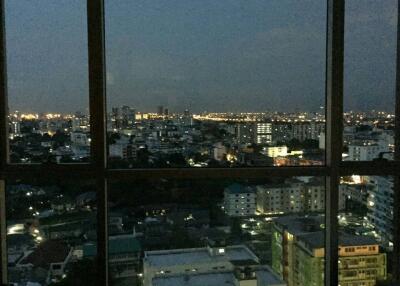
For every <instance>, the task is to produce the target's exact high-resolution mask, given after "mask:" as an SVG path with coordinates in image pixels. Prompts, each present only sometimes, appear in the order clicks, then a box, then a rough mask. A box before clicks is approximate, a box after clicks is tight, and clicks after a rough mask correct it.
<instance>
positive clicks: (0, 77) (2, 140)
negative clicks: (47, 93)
mask: <svg viewBox="0 0 400 286" xmlns="http://www.w3.org/2000/svg"><path fill="white" fill-rule="evenodd" d="M6 59H7V54H6V42H5V11H4V1H3V0H0V284H4V285H6V284H7V246H6V233H7V232H6V230H7V226H6V216H5V215H6V210H5V182H4V181H3V180H2V179H4V172H5V169H6V164H7V162H8V128H7V126H8V123H7V118H8V104H7V73H6Z"/></svg>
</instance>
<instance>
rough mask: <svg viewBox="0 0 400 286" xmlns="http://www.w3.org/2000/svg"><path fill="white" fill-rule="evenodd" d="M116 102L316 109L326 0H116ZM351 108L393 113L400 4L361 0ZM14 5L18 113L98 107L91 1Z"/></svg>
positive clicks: (109, 50) (13, 97)
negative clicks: (91, 83) (91, 71)
mask: <svg viewBox="0 0 400 286" xmlns="http://www.w3.org/2000/svg"><path fill="white" fill-rule="evenodd" d="M105 2H106V57H107V96H108V102H109V107H111V106H119V105H129V106H132V107H134V108H136V109H137V110H140V111H156V108H157V106H158V105H164V106H167V107H169V108H170V110H171V111H177V112H180V111H183V110H184V109H186V108H189V109H190V110H192V111H194V112H200V111H205V110H207V111H221V112H223V111H233V112H238V111H266V110H270V111H273V110H277V111H296V110H297V111H303V110H304V111H314V110H317V109H318V107H320V106H321V105H324V96H325V94H324V93H325V43H326V38H325V33H326V3H325V1H322V0H301V1H299V0H221V1H215V0H201V1H195V0H168V1H165V0H106V1H105ZM346 2H347V7H346V8H347V11H346V34H345V48H346V49H345V108H346V109H355V110H368V109H380V110H393V106H394V87H395V86H394V79H395V52H396V45H395V43H396V25H397V17H396V11H397V6H396V5H397V4H396V2H397V1H395V0H384V1H376V0H349V1H346ZM5 3H6V33H7V54H8V88H9V101H10V110H15V109H18V110H22V111H33V112H74V111H78V110H81V111H85V109H87V107H88V72H87V69H88V64H87V24H86V1H83V0H38V1H32V0H10V1H5Z"/></svg>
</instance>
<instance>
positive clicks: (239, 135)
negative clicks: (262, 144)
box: [236, 123, 255, 145]
mask: <svg viewBox="0 0 400 286" xmlns="http://www.w3.org/2000/svg"><path fill="white" fill-rule="evenodd" d="M254 134H255V129H254V124H253V123H239V124H237V126H236V140H237V143H238V144H241V145H250V144H252V143H253V142H254Z"/></svg>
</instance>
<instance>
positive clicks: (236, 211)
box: [224, 184, 256, 217]
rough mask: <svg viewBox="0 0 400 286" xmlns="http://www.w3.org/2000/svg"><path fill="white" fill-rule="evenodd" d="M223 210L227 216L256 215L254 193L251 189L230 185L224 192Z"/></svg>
mask: <svg viewBox="0 0 400 286" xmlns="http://www.w3.org/2000/svg"><path fill="white" fill-rule="evenodd" d="M224 208H225V212H226V213H227V214H228V216H231V217H240V216H251V215H254V214H255V213H256V191H255V189H254V188H253V187H249V186H243V185H240V184H232V185H230V186H228V187H226V188H225V191H224Z"/></svg>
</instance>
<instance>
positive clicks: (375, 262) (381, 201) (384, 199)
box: [339, 175, 394, 285]
mask: <svg viewBox="0 0 400 286" xmlns="http://www.w3.org/2000/svg"><path fill="white" fill-rule="evenodd" d="M340 196H341V198H342V199H341V201H342V202H344V204H341V205H340V206H339V210H340V214H339V230H340V231H339V281H340V282H341V283H340V285H354V283H364V285H381V284H379V282H383V281H386V280H388V281H390V279H391V273H392V260H393V256H392V250H393V227H394V223H393V178H392V177H381V176H357V175H354V176H351V177H343V178H342V179H341V185H340ZM367 283H370V284H367ZM357 285H361V284H357ZM382 285H386V284H382Z"/></svg>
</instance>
